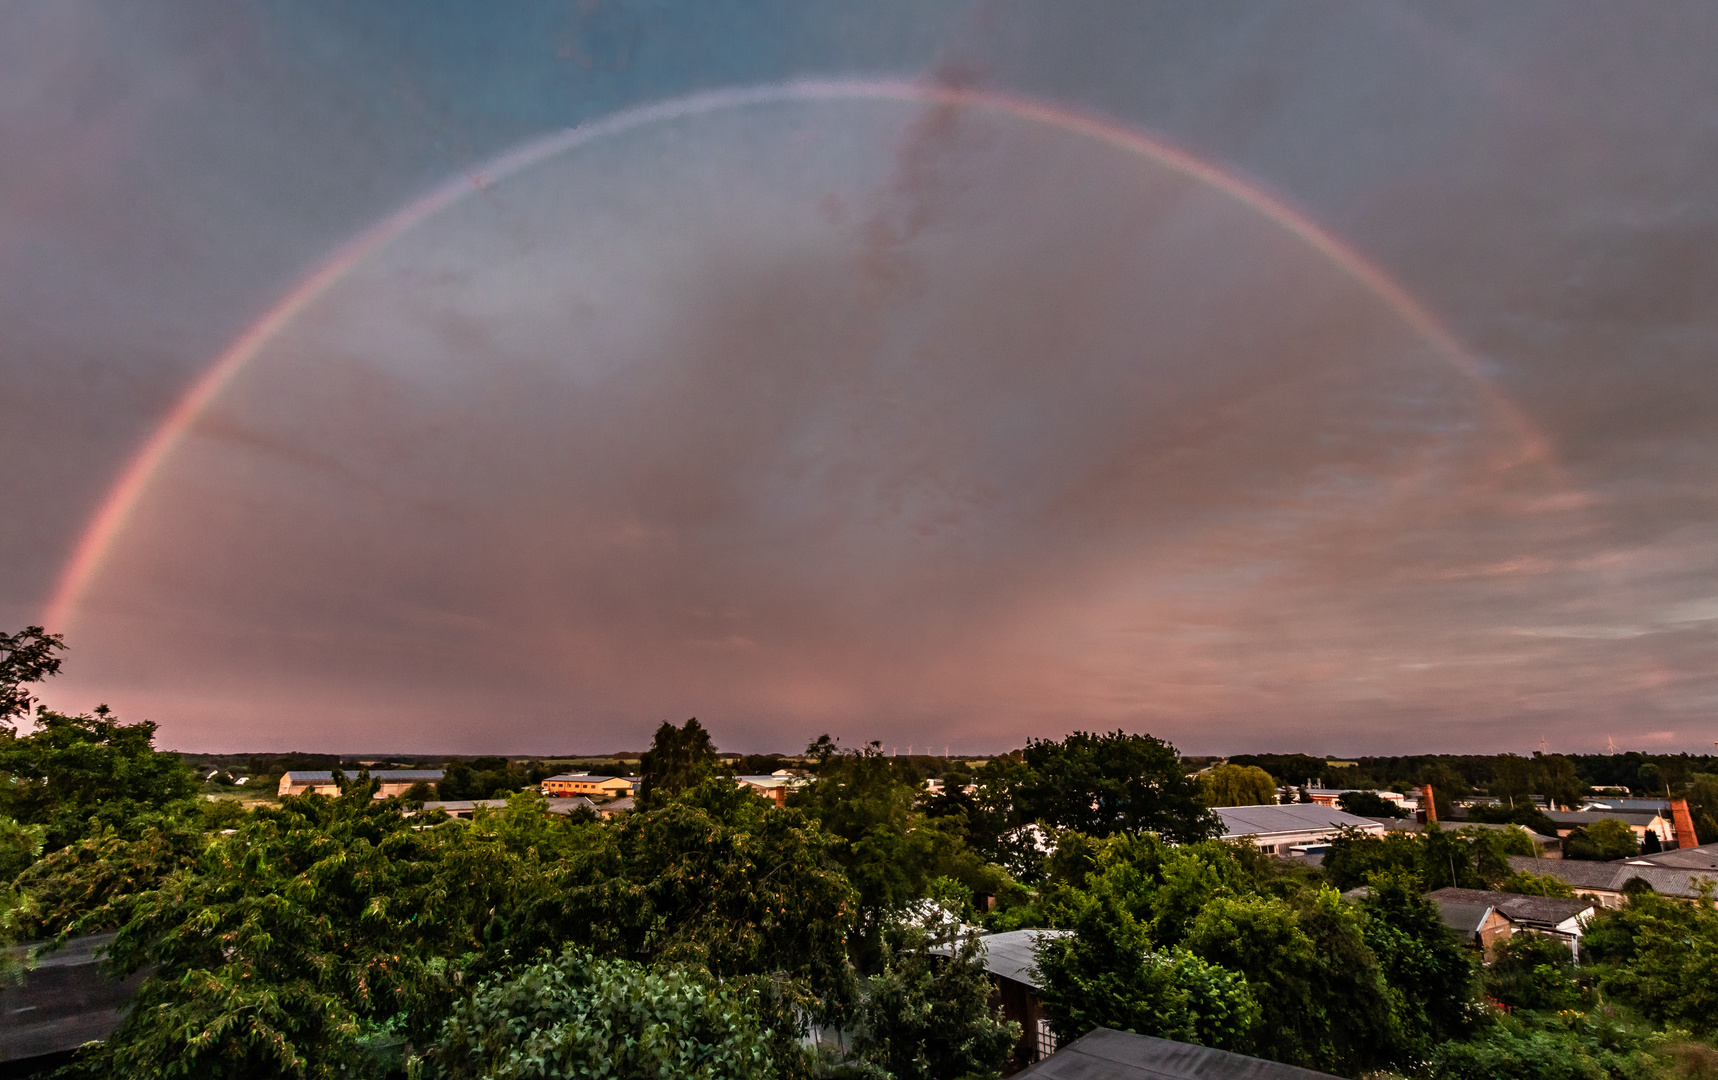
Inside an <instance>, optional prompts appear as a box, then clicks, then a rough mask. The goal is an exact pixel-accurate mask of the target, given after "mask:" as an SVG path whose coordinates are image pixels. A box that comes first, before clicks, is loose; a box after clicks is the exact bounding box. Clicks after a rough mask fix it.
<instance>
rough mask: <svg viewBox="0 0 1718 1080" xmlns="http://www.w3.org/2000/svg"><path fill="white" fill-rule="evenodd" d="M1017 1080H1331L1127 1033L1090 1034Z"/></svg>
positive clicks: (1257, 1060)
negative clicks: (1030, 1079)
mask: <svg viewBox="0 0 1718 1080" xmlns="http://www.w3.org/2000/svg"><path fill="white" fill-rule="evenodd" d="M1015 1075H1016V1076H1021V1077H1031V1078H1033V1080H1332V1078H1331V1075H1330V1074H1329V1073H1321V1072H1313V1071H1312V1070H1311V1069H1302V1068H1298V1067H1296V1066H1294V1065H1284V1064H1282V1063H1281V1062H1277V1061H1266V1060H1265V1059H1264V1058H1255V1057H1247V1056H1246V1055H1244V1054H1231V1053H1229V1052H1228V1051H1227V1050H1213V1049H1211V1048H1210V1047H1208V1046H1194V1045H1192V1044H1191V1043H1180V1042H1172V1041H1170V1040H1169V1039H1158V1038H1154V1037H1152V1036H1150V1035H1135V1034H1133V1033H1132V1032H1129V1031H1112V1030H1110V1029H1109V1028H1097V1029H1096V1030H1094V1031H1088V1032H1086V1034H1084V1035H1081V1036H1080V1037H1079V1038H1077V1039H1075V1040H1074V1041H1073V1042H1071V1043H1069V1044H1068V1045H1066V1046H1064V1047H1062V1048H1061V1049H1060V1050H1058V1051H1056V1052H1055V1053H1054V1054H1051V1055H1050V1056H1049V1057H1047V1058H1045V1059H1044V1060H1043V1061H1040V1062H1038V1064H1036V1065H1034V1066H1032V1067H1031V1068H1029V1069H1027V1070H1026V1071H1024V1072H1020V1073H1016V1074H1015Z"/></svg>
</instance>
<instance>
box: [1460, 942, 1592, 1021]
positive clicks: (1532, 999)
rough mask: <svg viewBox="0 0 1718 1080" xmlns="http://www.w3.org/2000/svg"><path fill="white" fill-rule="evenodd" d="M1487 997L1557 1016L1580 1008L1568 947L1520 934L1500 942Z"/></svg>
mask: <svg viewBox="0 0 1718 1080" xmlns="http://www.w3.org/2000/svg"><path fill="white" fill-rule="evenodd" d="M1485 989H1486V993H1488V994H1490V995H1491V996H1492V997H1494V998H1496V999H1497V1000H1498V1001H1501V1002H1503V1003H1504V1004H1505V1005H1511V1006H1514V1007H1516V1008H1520V1009H1540V1010H1547V1011H1551V1012H1556V1011H1559V1010H1563V1009H1574V1008H1577V1007H1579V1006H1580V1005H1581V1003H1582V1002H1583V1001H1584V1000H1585V998H1586V993H1585V992H1584V991H1583V990H1582V989H1581V985H1580V983H1578V982H1576V981H1575V958H1574V954H1573V953H1571V952H1570V951H1569V946H1568V945H1567V944H1566V943H1565V942H1562V941H1559V940H1557V939H1556V938H1553V937H1549V936H1547V935H1544V934H1535V933H1531V932H1525V931H1524V932H1519V933H1516V934H1512V935H1511V936H1510V937H1508V938H1506V939H1505V940H1504V941H1503V942H1501V943H1500V944H1499V945H1498V946H1497V949H1496V952H1495V953H1494V955H1493V958H1492V962H1491V966H1490V967H1488V968H1487V969H1486V971H1485Z"/></svg>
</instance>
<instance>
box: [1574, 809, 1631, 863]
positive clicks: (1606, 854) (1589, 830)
mask: <svg viewBox="0 0 1718 1080" xmlns="http://www.w3.org/2000/svg"><path fill="white" fill-rule="evenodd" d="M1639 854H1640V841H1638V840H1636V839H1635V835H1634V830H1633V829H1631V828H1629V827H1628V826H1627V825H1624V824H1623V823H1622V822H1620V821H1615V820H1613V819H1611V818H1603V819H1601V820H1599V821H1595V822H1593V823H1592V824H1591V825H1578V826H1576V827H1575V828H1574V829H1573V830H1571V831H1570V833H1569V835H1568V836H1565V837H1564V838H1563V857H1564V858H1565V859H1586V860H1589V861H1597V862H1612V861H1614V860H1616V859H1627V858H1630V857H1632V856H1635V855H1639Z"/></svg>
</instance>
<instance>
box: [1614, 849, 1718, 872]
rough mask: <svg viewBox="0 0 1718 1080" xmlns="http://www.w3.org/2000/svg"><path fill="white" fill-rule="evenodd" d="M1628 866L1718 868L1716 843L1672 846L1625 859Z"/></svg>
mask: <svg viewBox="0 0 1718 1080" xmlns="http://www.w3.org/2000/svg"><path fill="white" fill-rule="evenodd" d="M1624 861H1625V862H1627V863H1628V864H1629V865H1630V866H1668V867H1672V868H1675V869H1679V870H1718V844H1702V845H1701V846H1699V847H1691V848H1673V849H1671V850H1670V851H1661V852H1659V853H1658V854H1656V855H1640V856H1637V857H1635V858H1632V859H1625V860H1624Z"/></svg>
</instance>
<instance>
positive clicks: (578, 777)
mask: <svg viewBox="0 0 1718 1080" xmlns="http://www.w3.org/2000/svg"><path fill="white" fill-rule="evenodd" d="M625 779H626V777H624V776H592V775H591V774H589V773H560V774H558V775H556V776H551V777H549V778H548V779H547V780H544V781H543V783H545V784H547V783H550V782H552V781H555V780H559V781H562V782H564V783H571V782H573V781H577V782H579V783H581V784H601V783H605V782H606V781H609V780H625Z"/></svg>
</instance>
